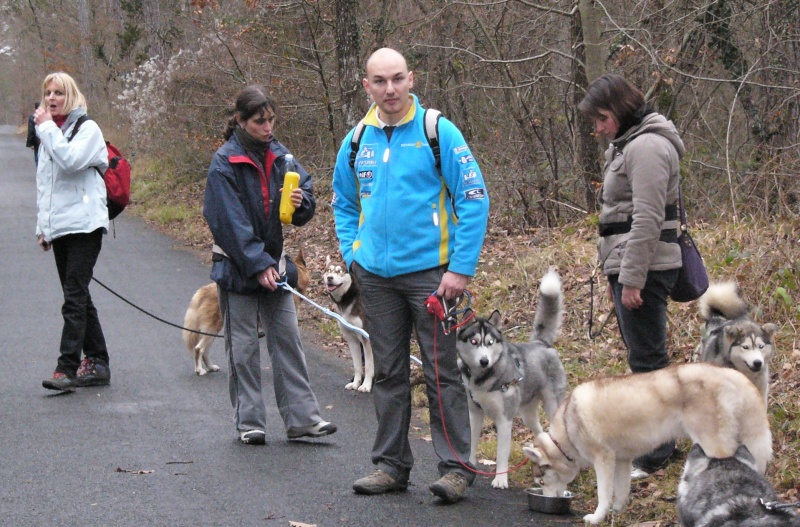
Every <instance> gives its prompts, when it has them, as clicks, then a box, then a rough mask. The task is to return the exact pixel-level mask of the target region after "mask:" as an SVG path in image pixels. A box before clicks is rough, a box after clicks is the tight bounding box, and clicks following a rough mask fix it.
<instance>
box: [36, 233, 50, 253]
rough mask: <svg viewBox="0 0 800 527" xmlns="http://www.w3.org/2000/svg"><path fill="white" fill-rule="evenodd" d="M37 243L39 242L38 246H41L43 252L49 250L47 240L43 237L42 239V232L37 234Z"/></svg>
mask: <svg viewBox="0 0 800 527" xmlns="http://www.w3.org/2000/svg"><path fill="white" fill-rule="evenodd" d="M37 243H38V244H39V247H41V248H42V250H43V251H44V252H47V251H49V250H50V247H51V246H50V244H49V243H48V242H47V240H45V239H44V234H40V235H39V238H38V240H37Z"/></svg>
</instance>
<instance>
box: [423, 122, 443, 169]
mask: <svg viewBox="0 0 800 527" xmlns="http://www.w3.org/2000/svg"><path fill="white" fill-rule="evenodd" d="M441 116H442V112H440V111H439V110H434V109H433V108H428V109H427V110H425V116H424V120H425V137H427V138H428V144H429V145H430V147H431V150H433V158H434V159H435V160H436V170H437V171H439V173H440V174H441V173H442V152H441V150H440V149H439V118H440V117H441Z"/></svg>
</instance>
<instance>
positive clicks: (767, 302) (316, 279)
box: [130, 175, 800, 525]
mask: <svg viewBox="0 0 800 527" xmlns="http://www.w3.org/2000/svg"><path fill="white" fill-rule="evenodd" d="M323 186H324V185H318V190H317V192H318V196H317V200H318V207H317V214H316V216H315V218H314V219H313V220H312V221H311V222H310V223H309V224H308V225H306V226H305V227H303V228H294V227H287V228H285V236H286V247H287V250H288V252H289V253H290V254H292V255H294V254H296V253H297V252H298V250H300V249H302V250H303V253H304V256H305V260H306V262H307V265H308V267H309V269H310V271H311V273H312V276H313V281H312V287H311V288H310V291H308V293H307V295H308V296H309V297H310V298H311V299H312V300H314V301H315V302H317V303H320V304H322V305H330V302H329V299H328V297H327V293H326V290H325V288H324V287H323V285H322V281H321V276H322V272H323V269H324V265H325V260H326V257H327V256H331V258H332V259H334V260H336V259H340V255H339V251H338V244H337V240H336V234H335V231H334V225H333V216H332V210H331V208H330V205H329V203H330V193H329V191H327V192H326V191H325V190H324V189H323V190H322V191H320V190H319V187H323ZM158 187H159V183H158V179H157V178H155V176H146V175H140V176H139V177H137V178H136V179H135V181H134V203H133V205H132V206H131V208H130V210H131V211H132V214H137V215H139V216H141V217H143V218H144V219H145V220H147V221H148V222H150V223H152V224H154V225H156V226H157V227H158V228H159V229H161V230H163V231H165V232H166V233H168V234H169V235H171V236H172V237H173V238H174V239H176V240H177V242H178V243H179V244H180V245H181V246H183V247H185V248H187V249H189V250H192V251H198V252H199V254H200V255H201V257H203V258H205V259H207V260H209V258H208V257H209V256H210V251H208V248H209V247H210V245H211V238H210V235H209V233H208V230H207V228H206V227H205V223H204V221H203V219H202V215H201V212H200V204H201V203H202V184H201V183H198V184H197V185H195V186H191V185H189V186H180V187H172V188H173V190H170V191H165V190H164V189H161V188H158ZM177 188H180V191H177V190H174V189H177ZM501 222H502V220H500V219H498V218H497V217H496V216H494V215H493V216H492V218H491V220H490V227H489V230H488V232H487V235H486V241H485V244H484V248H483V252H482V256H481V260H480V264H479V266H478V271H477V275H476V276H475V278H474V279H473V281H472V282H471V283H470V285H469V286H468V287H469V290H470V291H471V292H472V294H473V297H474V298H473V308H475V309H476V310H477V312H478V314H479V315H482V316H488V315H489V314H490V313H491V311H492V310H494V309H498V310H500V312H501V313H502V316H503V320H504V327H505V328H506V330H505V337H506V338H507V339H509V340H512V341H525V340H527V339H528V338H529V336H530V332H531V323H532V317H533V313H534V310H535V308H536V299H537V291H538V283H539V279H540V278H541V277H542V276H543V274H544V273H545V272H546V271H547V269H548V268H549V267H551V266H554V267H556V269H557V270H558V272H559V273H560V275H561V279H562V282H563V288H564V295H565V306H564V307H565V309H564V323H563V327H562V331H561V334H560V336H559V337H558V339H557V341H556V345H555V347H556V348H557V349H558V351H559V353H560V356H561V360H562V362H563V363H564V367H565V370H566V372H567V377H568V383H569V387H570V388H572V387H574V386H576V385H577V384H579V383H581V382H584V381H587V380H590V379H593V378H596V377H598V376H605V375H621V374H625V373H627V372H628V366H627V360H626V351H625V348H624V346H623V344H622V340H621V338H620V336H619V331H618V328H617V326H616V323H615V319H614V317H613V316H611V317H608V315H609V314H610V312H611V304H610V302H609V301H608V299H607V298H606V289H605V279H604V278H602V277H600V278H599V281H598V279H595V281H596V283H595V287H594V294H593V295H591V290H592V288H591V287H590V280H591V278H592V273H593V270H594V263H595V256H596V250H595V240H596V217H593V216H587V217H586V218H585V219H584V220H582V221H580V222H578V223H573V224H571V225H567V226H564V227H559V228H552V229H529V230H528V231H526V232H519V231H518V230H515V231H512V230H510V229H509V228H507V227H505V226H504V225H502V224H501ZM691 232H692V235H693V237H694V239H695V241H696V243H697V244H698V246H699V248H700V250H701V252H702V254H703V256H704V258H705V261H706V266H707V267H708V269H709V274H710V275H711V279H712V280H735V281H736V282H737V283H738V284H739V288H740V294H741V295H742V297H743V298H744V299H745V300H746V301H747V302H748V304H749V305H750V306H751V313H752V317H753V318H754V320H755V321H756V322H759V323H766V322H774V323H776V324H778V326H779V328H780V329H779V331H778V334H777V336H776V337H775V342H774V346H775V354H774V356H773V358H772V362H771V377H772V382H771V387H770V400H769V418H770V423H771V428H772V434H773V450H774V459H773V461H772V463H771V464H770V466H769V469H768V472H767V477H768V478H769V480H770V481H771V482H772V483H773V485H775V487H776V488H777V490H778V492H779V495H780V496H781V498H782V499H783V500H785V501H797V500H798V492H800V408H799V407H800V376H798V368H799V367H800V342H798V331H797V328H798V324H800V219H798V218H796V217H790V218H780V219H774V220H770V221H766V220H757V219H753V218H746V219H740V220H737V221H733V220H732V219H730V218H724V217H723V218H720V219H718V220H716V221H714V222H708V223H702V224H693V225H692V226H691ZM209 261H210V260H209ZM191 293H192V292H189V291H187V302H188V299H189V298H190V296H191ZM592 296H593V299H592ZM592 300H593V302H594V320H595V326H594V327H595V330H597V328H598V326H599V325H601V324H602V322H603V321H604V320H605V318H606V317H608V318H609V320H608V322H607V324H606V325H605V327H604V329H603V330H602V332H601V334H600V336H599V337H597V338H595V339H590V338H589V337H588V320H589V311H590V304H591V302H592ZM299 319H300V325H301V327H302V328H303V329H304V330H306V331H307V332H310V333H311V334H312V335H313V338H314V339H315V343H316V344H319V345H320V346H321V347H323V348H324V349H326V350H327V351H329V352H330V353H334V354H337V355H339V356H341V358H342V360H343V361H349V353H348V351H347V346H346V344H345V342H344V340H343V339H342V337H341V335H340V333H339V329H338V326H337V325H336V323H335V321H334V320H332V319H330V318H328V317H326V316H325V315H324V314H323V313H321V312H320V311H318V310H316V309H315V308H313V307H312V306H310V305H307V304H304V305H302V306H301V309H300V312H299ZM668 324H669V342H668V348H669V350H670V352H671V355H672V357H671V360H672V362H673V363H676V364H677V363H685V362H690V361H691V360H692V355H693V352H694V350H695V348H696V346H697V345H698V344H699V342H700V330H701V320H700V319H699V316H698V313H697V303H696V302H691V303H687V304H678V303H674V302H670V305H669V321H668ZM345 383H346V379H342V386H344V384H345ZM415 390H416V392H415V396H414V402H415V405H416V406H417V409H418V412H419V416H420V417H421V418H422V419H423V420H427V408H426V406H427V400H426V397H425V395H424V391H423V389H422V386H417V387H416V388H415ZM542 418H543V419H542V422H543V425H544V426H545V429H546V428H547V426H546V422H547V419H546V416H544V415H542ZM418 435H419V436H421V437H422V438H425V437H426V432H425V431H424V430H422V431H418ZM495 437H496V436H495V430H494V427H493V425H492V423H491V422H490V421H488V420H487V421H486V423H485V425H484V429H483V434H482V439H481V445H480V448H479V456H478V457H479V460H480V461H485V464H483V465H482V466H480V467H479V469H481V470H484V471H487V472H491V470H492V469H493V460H494V457H495V448H496V441H495ZM531 439H532V435H531V432H530V431H529V430H528V429H527V428H526V427H525V426H524V425H523V424H522V422H521V421H520V420H519V419H517V420H516V421H515V427H514V447H513V450H512V458H511V466H512V467H513V466H515V465H517V464H519V463H520V462H523V461H524V459H525V458H524V456H523V455H522V452H521V448H522V445H524V444H525V443H526V442H528V441H531ZM679 445H680V446H681V452H680V454H679V455H678V456H677V458H676V459H675V460H674V461H673V462H672V463H670V464H669V465H668V466H667V467H666V468H665V469H663V470H661V471H659V472H657V473H656V474H654V475H653V476H652V477H650V478H648V479H646V480H643V481H639V482H634V483H632V488H631V501H630V505H629V507H628V508H627V510H626V511H625V512H624V513H622V514H616V515H613V516H610V517H609V519H608V520H607V522H608V523H610V524H616V525H631V524H637V523H645V522H647V523H648V524H649V525H672V524H676V523H677V510H676V490H677V484H678V481H679V479H680V474H681V471H682V469H683V462H684V459H685V456H686V454H687V453H688V449H689V447H690V445H689V444H688V442H686V441H684V442H681V443H679ZM479 477H487V476H479ZM510 482H511V485H512V487H515V488H517V489H521V488H525V487H530V486H532V485H533V476H532V473H531V469H530V464H529V463H528V464H525V465H523V466H521V467H520V468H519V469H517V470H515V471H514V472H513V473H512V474H511V475H510ZM569 489H570V490H571V491H572V492H573V493H575V494H576V495H577V496H576V498H575V500H574V502H573V507H572V509H573V512H574V513H575V521H576V522H580V521H581V516H583V515H584V514H586V513H588V512H591V511H592V510H594V508H595V506H596V504H597V501H596V500H597V494H596V483H595V475H594V472H593V471H592V470H586V471H583V472H582V473H581V475H580V476H579V477H578V479H576V481H575V482H573V483H572V484H571V485H570V487H569ZM492 492H495V491H494V490H493V491H492ZM496 492H503V491H496ZM650 522H652V523H650Z"/></svg>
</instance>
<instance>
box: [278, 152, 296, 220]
mask: <svg viewBox="0 0 800 527" xmlns="http://www.w3.org/2000/svg"><path fill="white" fill-rule="evenodd" d="M295 169H296V167H295V164H294V156H293V155H292V154H286V175H285V176H283V191H282V192H281V206H280V209H279V210H280V217H281V222H282V223H286V224H287V225H288V224H291V223H292V215H293V214H294V203H292V190H294V189H296V188H297V187H298V185H300V174H298V173H297V172H295Z"/></svg>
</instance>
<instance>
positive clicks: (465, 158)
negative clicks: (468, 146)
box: [458, 154, 475, 165]
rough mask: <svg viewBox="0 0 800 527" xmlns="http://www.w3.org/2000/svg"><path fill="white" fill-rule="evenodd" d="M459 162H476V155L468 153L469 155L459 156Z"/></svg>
mask: <svg viewBox="0 0 800 527" xmlns="http://www.w3.org/2000/svg"><path fill="white" fill-rule="evenodd" d="M458 162H459V163H460V164H462V165H466V164H467V163H474V162H475V158H474V157H472V155H471V154H467V155H465V156H461V157H459V158H458Z"/></svg>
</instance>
